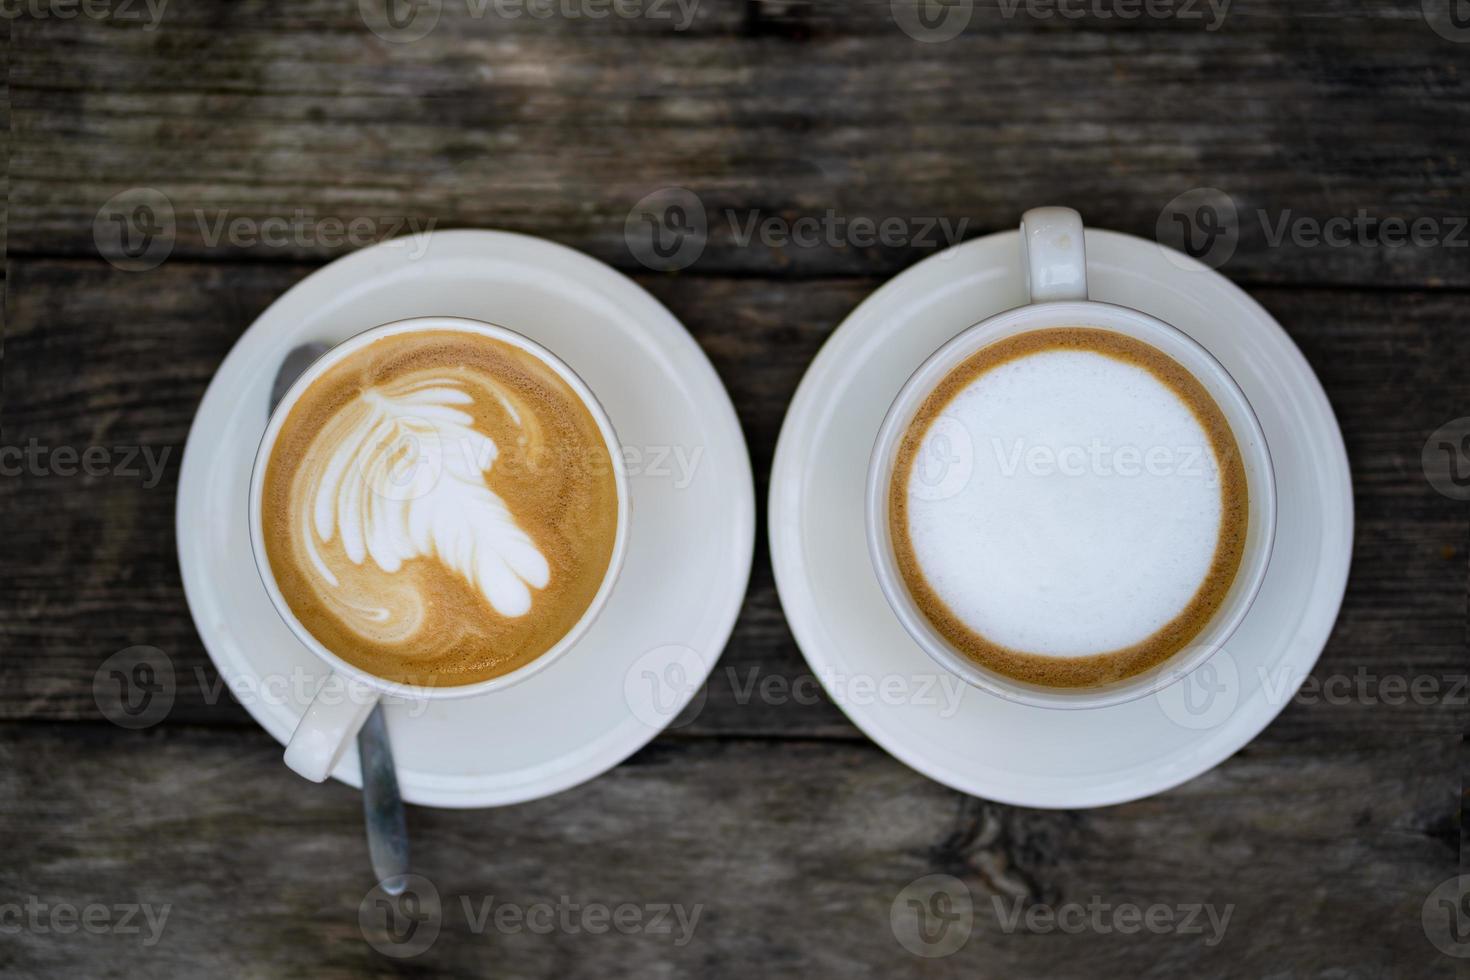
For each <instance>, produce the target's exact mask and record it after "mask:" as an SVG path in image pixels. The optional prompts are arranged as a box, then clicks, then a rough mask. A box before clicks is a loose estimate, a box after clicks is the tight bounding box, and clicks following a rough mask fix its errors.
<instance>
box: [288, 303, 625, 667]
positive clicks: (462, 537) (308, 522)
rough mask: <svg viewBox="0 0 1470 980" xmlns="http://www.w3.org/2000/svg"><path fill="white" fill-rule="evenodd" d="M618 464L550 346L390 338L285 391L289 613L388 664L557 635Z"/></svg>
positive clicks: (438, 660)
mask: <svg viewBox="0 0 1470 980" xmlns="http://www.w3.org/2000/svg"><path fill="white" fill-rule="evenodd" d="M613 467H614V461H613V459H612V455H611V453H610V452H609V449H608V445H607V440H606V439H605V438H604V436H603V432H602V430H601V428H599V425H598V423H597V420H596V419H595V418H594V416H593V415H592V413H591V412H590V411H589V409H588V407H587V405H586V403H584V401H583V400H582V398H581V397H580V396H579V395H578V393H577V392H576V391H575V390H573V388H572V387H571V386H570V385H569V384H568V383H567V382H566V380H565V379H564V378H563V377H562V376H561V375H559V374H558V373H557V372H556V371H555V370H554V369H553V368H552V367H551V366H550V365H548V364H547V363H546V362H545V361H544V360H542V359H541V358H539V357H537V356H536V355H534V354H532V353H531V352H529V351H527V350H524V349H522V348H520V347H518V346H515V345H513V344H511V343H508V342H505V341H502V340H499V339H496V338H492V337H488V336H485V335H483V334H478V333H472V332H468V331H456V330H427V331H419V332H408V333H401V334H393V335H389V336H385V337H383V338H381V339H378V340H376V341H373V342H372V343H370V344H368V345H366V346H364V347H362V348H360V349H358V350H355V351H352V352H351V353H349V354H347V355H346V356H345V357H344V358H343V359H342V360H340V361H338V362H337V363H335V364H332V365H331V366H330V367H329V368H327V370H326V371H325V372H323V373H322V374H321V375H320V376H319V377H317V378H316V379H314V380H313V381H312V382H311V384H310V385H309V386H308V387H307V389H306V390H305V391H304V392H303V393H302V394H301V395H300V397H299V398H297V399H296V401H295V403H294V404H293V405H292V406H291V408H290V411H289V413H288V414H287V416H286V418H285V420H284V422H283V423H282V425H281V428H280V431H279V434H278V435H277V438H276V441H275V444H274V446H273V447H272V449H271V451H270V455H269V459H268V461H267V463H266V472H265V478H264V484H263V492H262V495H261V525H262V528H263V537H264V545H265V551H266V556H267V558H268V560H269V564H270V569H271V572H272V574H273V576H274V578H275V580H276V584H277V586H278V587H279V589H280V592H281V595H282V597H283V598H284V600H285V602H286V604H287V605H288V606H289V607H290V609H291V612H292V613H293V614H294V615H295V617H296V618H297V620H299V621H300V623H301V624H302V626H304V627H305V628H306V630H307V631H308V632H310V633H311V635H312V636H314V637H315V638H316V639H317V640H318V641H320V642H321V644H322V645H323V646H325V647H326V648H327V649H328V650H330V651H332V652H333V653H335V654H336V655H337V656H339V657H341V658H342V659H343V660H346V661H347V662H349V663H351V664H353V665H354V666H357V667H359V668H361V669H362V670H364V671H367V672H368V673H370V674H373V675H376V676H378V677H382V678H385V679H387V680H391V681H396V682H399V683H404V684H414V685H429V686H433V685H460V684H471V683H475V682H477V681H482V680H487V679H489V678H493V677H499V676H501V675H503V674H507V673H509V672H511V671H513V670H516V669H517V668H519V667H521V666H524V665H525V664H527V663H529V662H530V661H532V660H534V659H535V658H536V657H538V656H540V655H541V654H542V653H545V652H546V651H547V650H549V649H551V648H552V647H553V646H554V645H555V644H556V643H557V641H558V640H560V639H561V638H562V637H563V636H564V635H566V634H567V633H568V632H569V631H570V630H571V629H572V628H573V627H574V626H575V625H576V624H577V622H578V621H579V620H580V619H581V618H582V616H583V614H584V613H585V612H586V611H587V609H588V607H589V606H590V605H591V604H592V602H593V600H594V598H595V597H596V595H597V593H598V590H599V589H600V587H601V585H602V582H603V579H604V577H605V575H606V574H607V571H608V566H609V563H610V562H611V560H612V555H613V551H614V546H615V543H616V539H617V533H618V524H619V515H618V508H619V500H618V490H617V483H616V476H615V473H614V469H613Z"/></svg>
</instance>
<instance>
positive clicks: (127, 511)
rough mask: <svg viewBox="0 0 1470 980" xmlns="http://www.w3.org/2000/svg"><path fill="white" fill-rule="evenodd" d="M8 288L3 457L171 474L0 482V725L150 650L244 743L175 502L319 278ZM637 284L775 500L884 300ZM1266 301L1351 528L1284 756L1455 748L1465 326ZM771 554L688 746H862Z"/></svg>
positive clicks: (173, 265)
mask: <svg viewBox="0 0 1470 980" xmlns="http://www.w3.org/2000/svg"><path fill="white" fill-rule="evenodd" d="M11 270H12V312H13V317H14V319H13V323H12V326H11V330H10V337H9V344H8V352H7V353H8V354H9V357H8V358H7V365H6V373H7V378H6V395H7V404H6V411H5V413H4V419H3V423H0V424H3V441H4V443H5V444H7V445H11V446H17V447H24V446H27V445H28V444H30V442H31V440H35V441H36V443H37V444H39V445H41V446H48V447H61V446H68V447H73V448H74V449H76V450H77V451H78V452H79V453H80V452H82V451H84V450H85V449H86V448H87V447H90V446H101V447H104V448H108V449H111V448H112V447H120V446H134V445H136V446H143V447H148V449H149V451H150V452H151V453H152V455H153V458H155V459H160V458H164V454H165V453H167V454H168V455H167V457H166V459H167V465H166V466H165V467H164V468H163V470H162V476H161V480H160V482H158V484H157V485H156V486H149V485H147V484H148V474H147V471H146V469H145V468H144V466H143V464H142V463H141V462H140V463H135V464H134V465H135V467H136V468H137V469H138V470H139V473H138V474H137V475H136V476H132V477H129V476H116V475H111V476H99V477H87V476H85V475H76V476H71V477H67V476H58V475H55V474H41V475H37V474H31V473H23V474H22V475H20V476H18V477H13V478H8V479H5V480H0V517H3V519H4V523H5V526H7V527H8V528H9V529H10V530H9V531H8V544H9V546H8V547H7V548H6V549H4V550H3V551H0V575H3V577H4V579H5V580H6V581H7V582H9V583H11V593H10V594H11V599H12V607H11V612H10V613H9V614H7V615H6V616H5V617H3V618H0V631H3V635H4V637H5V641H6V643H7V646H8V647H9V648H10V649H14V650H20V651H24V655H23V656H19V657H11V658H6V659H5V660H3V661H0V717H5V718H11V719H24V718H30V719H88V718H96V717H98V714H97V705H96V703H95V702H94V700H93V696H92V678H93V675H94V673H95V672H96V671H97V669H98V666H99V665H100V664H101V663H102V662H103V660H105V659H106V658H107V657H108V656H109V655H111V654H112V653H114V652H116V651H117V650H120V649H123V648H125V647H129V646H133V645H137V644H147V645H151V646H156V647H158V648H160V649H161V650H163V651H164V652H165V653H166V654H167V655H168V656H169V657H170V658H171V659H172V660H173V662H174V665H175V671H176V675H177V677H178V678H179V690H178V694H177V699H176V703H175V707H174V709H173V715H172V718H173V720H176V721H189V722H219V723H226V724H248V723H249V721H248V718H247V717H246V715H245V714H244V712H243V711H242V710H241V709H240V708H239V707H238V706H236V705H235V704H234V703H233V701H231V699H230V697H229V695H228V694H222V693H221V692H220V691H219V690H218V686H217V677H216V675H215V674H214V671H213V667H212V665H211V664H210V663H209V661H208V658H207V657H206V655H205V654H204V651H203V649H202V648H201V646H200V644H199V640H198V636H197V635H196V633H195V631H194V627H193V624H192V622H191V620H190V618H189V614H188V611H187V608H186V607H185V604H184V599H183V595H182V592H181V590H180V586H179V580H178V568H177V560H176V557H175V546H174V537H173V534H174V527H173V512H174V490H175V488H176V481H177V476H178V463H179V459H180V457H181V456H182V450H183V443H184V440H185V437H186V436H187V433H188V426H189V422H190V419H191V418H192V415H193V412H194V409H195V406H196V405H197V404H198V400H199V398H200V397H201V396H202V395H203V392H204V388H205V386H206V385H207V383H208V381H209V379H210V377H211V376H212V375H213V372H214V370H215V368H216V367H217V365H218V364H219V362H220V361H221V360H222V359H223V357H224V355H225V353H226V352H227V351H228V349H229V347H230V345H231V344H233V342H234V340H235V338H236V337H237V336H238V335H239V333H240V331H241V330H242V329H244V328H245V327H246V326H247V325H248V324H249V323H250V321H251V320H252V319H253V318H254V317H255V315H256V314H257V313H258V312H259V311H260V310H261V309H263V308H264V307H265V306H266V305H267V304H268V303H269V302H270V301H271V300H272V299H274V298H275V296H277V295H279V293H280V292H281V291H283V290H284V289H285V288H287V287H288V286H289V285H290V284H292V283H293V282H295V281H296V280H297V279H299V278H300V277H301V276H302V275H303V274H304V273H305V272H306V271H307V269H305V268H303V267H298V266H285V265H280V264H275V263H261V264H240V263H231V264H218V263H200V262H190V261H178V260H171V261H169V262H167V263H165V264H164V265H163V266H161V267H160V268H158V269H156V270H153V271H152V272H148V273H142V274H134V273H127V272H121V271H118V270H116V269H113V268H112V267H111V266H109V265H107V264H105V263H102V262H100V261H97V260H92V261H82V260H16V261H12V263H11ZM644 282H645V284H646V285H647V286H648V287H649V288H650V289H652V290H653V292H654V293H655V294H656V295H657V296H658V297H659V298H660V299H661V300H663V301H664V302H665V303H667V304H668V306H669V307H670V308H671V309H672V310H673V312H674V313H675V314H676V315H677V316H679V317H681V318H682V319H683V321H684V322H685V323H686V324H687V325H688V326H689V328H690V330H691V331H692V332H693V334H694V336H695V337H696V339H697V340H698V341H699V343H700V344H701V346H702V347H703V348H704V350H705V351H706V353H707V354H708V355H709V356H710V358H711V360H712V361H713V362H714V364H715V367H716V369H717V370H718V371H719V373H720V376H721V378H722V379H723V380H724V381H725V383H726V385H727V386H728V387H729V389H730V392H731V395H732V398H733V399H734V402H735V405H736V409H737V412H738V414H739V416H740V420H741V424H742V426H743V428H744V430H745V434H746V438H747V441H748V442H749V444H750V447H751V452H752V456H753V461H754V465H755V471H756V476H757V499H758V500H764V499H765V497H766V489H767V479H768V474H769V471H770V463H771V454H772V451H773V448H774V445H775V439H776V434H777V432H778V430H779V426H780V423H781V420H782V418H783V416H784V413H785V409H786V405H787V403H788V402H789V400H790V397H791V394H792V392H793V391H794V390H795V387H796V385H797V382H798V381H799V380H800V377H801V374H802V372H803V371H804V370H805V368H806V365H807V364H808V363H809V362H810V360H811V358H812V356H813V355H814V354H815V352H816V349H817V348H818V346H819V345H820V344H821V342H822V341H823V340H824V339H825V338H826V337H827V335H828V334H829V333H830V332H831V330H832V328H833V327H834V326H835V324H836V323H837V322H838V321H839V320H840V319H841V317H842V316H844V315H845V314H846V312H847V311H848V310H850V309H851V308H852V307H853V306H854V305H856V304H857V302H858V301H859V300H860V299H861V298H862V297H863V296H864V295H865V294H866V293H867V292H868V291H870V290H871V289H872V288H873V286H874V285H875V283H873V282H871V281H867V280H818V281H796V282H793V281H781V280H766V279H723V278H713V279H712V278H704V277H698V276H690V275H682V276H674V277H659V276H649V277H646V278H645V280H644ZM1257 296H1258V297H1259V298H1260V299H1261V300H1262V301H1263V302H1264V303H1265V305H1266V306H1267V307H1268V308H1270V309H1271V311H1272V312H1273V313H1274V314H1275V315H1276V316H1278V317H1279V318H1280V320H1281V321H1282V323H1284V324H1285V325H1286V326H1287V328H1288V329H1289V330H1290V331H1291V332H1292V334H1293V336H1294V338H1295V339H1296V340H1297V342H1298V343H1299V344H1300V345H1301V346H1302V347H1303V349H1304V351H1305V352H1306V354H1307V356H1308V357H1309V359H1310V360H1311V361H1312V363H1313V364H1314V366H1315V367H1316V370H1317V371H1318V373H1319V375H1320V376H1321V378H1322V381H1323V383H1324V385H1325V386H1326V388H1327V391H1328V394H1329V396H1330V397H1331V398H1332V400H1333V402H1334V404H1335V406H1336V408H1337V412H1338V415H1339V418H1340V420H1341V423H1342V427H1343V431H1344V436H1345V438H1346V440H1347V446H1348V453H1349V458H1350V460H1351V462H1352V467H1353V480H1354V486H1355V488H1356V494H1357V508H1358V534H1357V541H1356V546H1355V558H1354V564H1353V571H1352V577H1351V580H1350V582H1349V589H1348V597H1347V601H1346V603H1345V605H1344V609H1343V612H1342V615H1341V617H1340V618H1339V621H1338V624H1337V628H1336V630H1335V631H1334V634H1333V636H1332V639H1331V641H1330V643H1329V645H1328V647H1327V650H1326V652H1325V653H1324V654H1323V657H1322V660H1321V662H1320V663H1319V666H1318V676H1317V678H1316V681H1315V682H1314V683H1315V684H1316V685H1323V684H1325V683H1327V681H1328V680H1329V679H1334V680H1332V684H1333V685H1337V686H1334V687H1330V688H1323V687H1320V686H1317V687H1311V688H1309V689H1308V690H1307V692H1305V693H1304V694H1303V696H1302V697H1300V698H1299V699H1298V702H1299V703H1297V704H1295V705H1293V706H1292V707H1290V708H1289V709H1288V710H1287V711H1286V712H1285V714H1284V715H1283V717H1282V718H1281V719H1279V720H1278V721H1277V722H1276V724H1275V725H1273V726H1272V728H1271V729H1270V730H1269V734H1268V737H1271V738H1281V739H1287V738H1302V737H1305V736H1307V735H1309V734H1310V735H1321V734H1322V733H1324V732H1326V731H1335V732H1340V733H1343V734H1344V735H1349V734H1353V733H1358V734H1370V733H1371V734H1372V735H1374V736H1384V737H1390V736H1391V737H1400V738H1401V737H1407V736H1412V735H1425V734H1441V735H1443V734H1447V733H1450V732H1455V731H1459V730H1460V729H1461V727H1463V717H1464V713H1463V711H1464V707H1465V703H1466V699H1467V696H1470V695H1467V691H1466V687H1465V675H1466V670H1467V664H1466V661H1465V657H1464V643H1465V622H1466V600H1465V581H1466V567H1467V560H1466V555H1467V541H1466V530H1467V524H1466V517H1465V512H1464V510H1463V506H1462V505H1460V504H1458V503H1456V502H1454V501H1452V500H1449V499H1447V498H1445V497H1442V496H1440V495H1439V494H1438V493H1437V492H1435V491H1434V490H1433V489H1432V487H1431V486H1430V485H1429V484H1428V482H1427V481H1426V480H1425V478H1424V476H1423V473H1422V471H1421V469H1420V465H1419V454H1420V450H1421V448H1422V446H1423V444H1424V440H1425V439H1426V438H1427V437H1428V435H1429V433H1430V432H1432V431H1433V430H1434V429H1435V428H1437V427H1438V426H1439V425H1441V424H1442V423H1444V422H1446V421H1448V420H1450V419H1452V418H1455V417H1457V416H1458V415H1459V414H1461V413H1462V412H1463V411H1464V408H1463V406H1464V405H1465V404H1467V401H1470V382H1467V378H1466V375H1465V372H1464V369H1463V365H1464V364H1466V363H1470V311H1467V309H1466V307H1465V304H1464V302H1463V300H1462V298H1461V297H1459V296H1456V295H1450V294H1440V293H1418V292H1411V293H1385V292H1381V291H1361V292H1359V291H1346V290H1296V289H1261V290H1257ZM765 537H766V535H765V527H764V523H763V521H762V525H761V527H760V528H759V531H758V535H757V542H758V544H757V554H756V560H755V567H754V572H753V575H752V580H751V585H750V589H749V592H748V594H747V597H746V602H745V605H744V608H743V610H742V612H741V616H740V620H739V623H738V624H737V626H736V630H735V633H734V636H733V637H732V639H731V641H730V644H729V647H728V648H727V650H726V651H725V654H724V656H723V658H722V659H721V661H720V663H719V665H718V666H717V668H716V670H715V673H714V675H713V677H712V680H711V683H710V686H709V690H708V695H707V697H706V699H705V700H704V703H703V707H702V708H701V709H700V711H699V714H698V716H697V717H694V718H692V719H686V721H687V722H688V723H687V724H685V725H683V726H681V727H680V728H679V731H680V732H681V733H683V734H686V735H709V734H720V735H769V734H792V735H803V736H808V735H815V736H844V737H845V736H848V735H851V734H852V732H853V729H852V728H851V726H850V725H849V724H848V723H847V722H846V720H845V719H844V718H843V717H842V716H841V714H840V712H839V711H838V710H837V709H836V708H835V707H834V706H833V705H832V704H831V703H830V702H829V701H828V700H827V698H826V697H825V696H823V695H817V696H813V694H814V693H815V691H814V685H812V684H811V682H810V674H809V671H808V670H807V668H806V666H805V663H804V661H803V660H802V659H801V656H800V653H799V652H798V651H797V649H796V647H795V644H794V642H793V640H792V638H791V635H790V632H789V630H788V628H787V627H786V624H785V621H784V619H783V618H782V615H781V612H780V603H779V600H778V598H777V595H776V592H775V588H774V584H773V582H772V578H771V572H770V566H769V557H768V554H767V549H766V544H765ZM79 570H80V571H79ZM1419 678H1425V679H1426V680H1424V681H1421V683H1425V684H1431V685H1433V687H1434V692H1435V693H1434V694H1433V696H1432V697H1429V698H1427V699H1425V698H1420V699H1414V698H1404V699H1403V700H1404V703H1401V704H1393V703H1384V699H1383V698H1381V697H1379V696H1378V689H1379V685H1380V684H1382V683H1384V681H1385V680H1388V683H1389V684H1390V685H1397V684H1407V683H1413V682H1415V681H1416V679H1419ZM1389 679H1393V680H1389ZM798 681H800V682H801V683H798ZM762 685H769V686H768V687H765V688H763V687H762ZM1342 685H1347V686H1346V687H1345V688H1344V687H1342ZM763 691H764V692H766V693H762V692H763ZM1341 691H1346V692H1348V693H1347V695H1346V697H1345V698H1344V697H1342V696H1339V694H1338V693H1337V692H1341ZM1392 692H1393V688H1392V686H1391V687H1390V689H1389V695H1390V697H1393V694H1392ZM1419 701H1423V702H1424V703H1418V702H1419Z"/></svg>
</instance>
